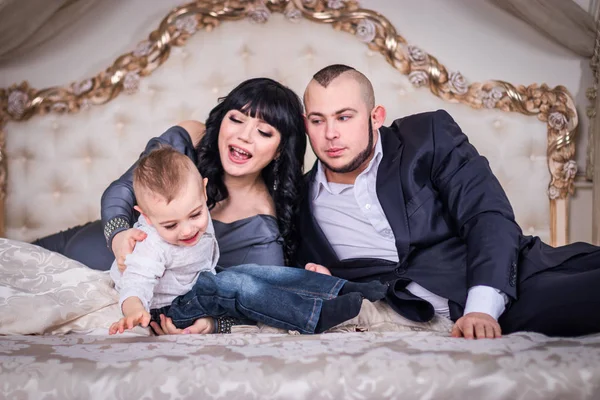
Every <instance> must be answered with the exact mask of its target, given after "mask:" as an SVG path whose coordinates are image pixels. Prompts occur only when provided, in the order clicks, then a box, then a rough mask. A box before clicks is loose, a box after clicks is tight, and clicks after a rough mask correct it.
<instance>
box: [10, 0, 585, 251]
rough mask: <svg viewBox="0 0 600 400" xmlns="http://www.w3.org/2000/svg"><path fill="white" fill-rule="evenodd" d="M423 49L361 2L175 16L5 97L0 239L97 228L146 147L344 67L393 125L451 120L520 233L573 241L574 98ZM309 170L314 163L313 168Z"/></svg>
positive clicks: (273, 0)
mask: <svg viewBox="0 0 600 400" xmlns="http://www.w3.org/2000/svg"><path fill="white" fill-rule="evenodd" d="M229 21H237V22H229ZM331 26H333V28H335V29H333V30H332V29H331ZM416 40H418V38H411V43H410V44H408V43H407V41H406V40H405V39H404V38H403V37H402V36H400V35H399V34H398V33H397V31H396V29H395V28H394V26H392V25H391V23H390V22H389V21H388V20H387V19H386V18H385V17H384V16H382V15H380V14H378V13H376V12H374V11H371V10H367V9H362V8H360V6H359V5H358V4H357V2H356V1H354V0H268V1H261V0H254V1H219V0H211V1H209V0H204V1H197V2H194V3H189V4H185V5H183V6H181V7H178V8H176V9H174V10H172V11H171V12H170V13H169V14H168V15H167V16H166V17H165V18H164V20H163V21H162V22H161V23H160V26H159V27H158V28H156V29H155V30H154V31H152V33H151V34H150V35H149V36H148V37H147V38H146V39H145V40H142V41H140V42H139V43H137V44H135V43H132V45H131V49H132V51H131V52H130V53H127V54H124V55H122V56H121V57H119V58H118V59H117V60H116V61H114V62H113V63H112V65H110V63H111V61H112V60H107V65H110V66H109V67H108V68H107V69H106V70H104V71H103V72H100V73H99V74H97V75H96V76H94V77H91V78H90V79H87V80H83V81H78V82H73V83H70V84H66V85H65V86H62V87H52V88H47V89H41V90H40V89H36V88H32V87H30V86H29V85H28V84H27V82H23V83H20V84H15V85H13V86H11V87H9V88H5V89H0V233H2V235H3V236H6V237H9V238H14V239H19V240H32V239H34V238H37V237H40V236H43V235H46V234H49V233H53V232H56V231H58V230H60V229H65V228H67V227H69V226H73V225H76V224H81V223H83V222H86V221H90V220H95V219H98V218H99V216H100V196H101V194H102V192H103V190H104V189H105V188H106V187H107V186H108V184H109V183H110V182H111V181H112V180H114V179H115V178H117V177H118V176H119V174H120V173H122V172H123V171H125V169H126V168H127V167H128V166H129V165H131V164H132V163H133V162H134V161H135V159H136V158H137V157H138V155H139V153H140V151H141V150H142V149H143V147H144V144H145V142H146V141H147V140H148V139H149V138H150V137H152V136H157V135H159V134H160V133H162V132H163V131H164V130H165V129H166V128H168V127H169V126H171V125H173V124H175V123H177V122H178V121H181V120H184V119H198V120H201V121H203V120H204V119H206V117H207V115H208V112H209V111H210V110H211V109H212V107H214V105H215V104H216V103H217V99H218V97H220V96H223V95H224V94H226V93H227V92H228V91H229V90H231V89H232V88H233V87H234V86H236V85H237V84H238V83H239V82H241V81H242V80H244V79H247V78H249V77H256V76H268V77H272V78H274V79H277V80H279V81H280V82H282V83H284V84H286V85H288V86H290V87H291V88H292V89H294V90H295V91H296V92H297V93H299V94H302V93H303V91H304V88H305V86H306V84H307V83H308V82H309V80H310V79H311V77H312V74H314V73H315V72H316V71H317V70H319V69H320V68H322V67H324V66H326V65H328V64H332V63H344V64H349V65H352V66H354V67H356V68H357V69H358V70H360V71H361V72H363V73H365V74H366V75H367V76H368V77H369V78H370V79H371V81H372V82H373V86H374V88H375V94H376V102H377V103H378V104H383V105H385V106H386V108H387V110H388V118H389V119H388V121H387V122H388V123H390V122H391V121H392V120H393V119H395V118H399V117H402V116H405V115H408V114H412V113H417V112H422V111H429V110H435V109H440V108H444V109H446V110H448V112H449V113H450V114H451V115H452V116H453V117H454V118H455V119H456V120H457V122H458V123H459V125H460V126H461V127H462V128H463V130H464V131H465V133H467V135H468V136H469V138H470V141H471V142H472V143H473V144H474V145H475V146H476V147H477V148H478V149H479V151H480V152H481V153H482V154H484V155H485V156H486V157H487V158H488V159H489V161H490V164H491V166H492V169H493V170H494V172H495V173H496V175H497V176H498V178H499V180H500V182H501V184H502V185H503V187H504V189H505V190H506V192H507V194H508V196H509V198H510V200H511V202H512V204H513V206H514V210H515V214H516V217H517V221H518V222H519V224H520V225H521V226H522V228H523V231H524V232H525V233H526V234H535V235H538V236H540V237H542V239H544V240H545V241H547V242H550V243H552V244H553V245H559V244H564V243H566V242H567V240H568V239H567V235H566V232H567V205H568V203H567V200H568V196H569V194H570V193H571V192H572V188H573V178H574V175H575V172H576V167H575V162H574V161H573V159H574V144H573V137H572V133H571V132H572V131H573V129H574V128H575V126H576V125H577V113H576V111H575V107H574V104H573V101H572V99H571V97H570V95H569V94H568V93H567V91H566V89H565V88H563V87H560V86H559V87H556V88H549V87H547V86H546V85H543V84H542V85H536V84H532V85H529V86H515V85H512V84H510V83H507V82H504V81H501V80H490V81H486V82H470V81H469V80H468V79H467V77H463V76H462V75H461V74H460V72H458V69H459V68H460V65H452V66H448V67H446V66H444V65H442V64H441V63H440V62H439V61H438V60H437V59H436V58H435V57H434V56H433V55H431V54H428V53H426V52H425V51H423V50H421V49H420V48H419V47H417V45H416V44H417V43H415V42H416ZM464 62H465V63H467V62H470V60H468V59H465V60H464ZM486 74H489V75H493V71H486ZM415 134H418V132H417V133H415ZM314 159H315V158H314V155H313V154H312V152H310V151H309V152H307V157H306V163H307V164H306V168H309V167H310V165H312V163H313V162H314Z"/></svg>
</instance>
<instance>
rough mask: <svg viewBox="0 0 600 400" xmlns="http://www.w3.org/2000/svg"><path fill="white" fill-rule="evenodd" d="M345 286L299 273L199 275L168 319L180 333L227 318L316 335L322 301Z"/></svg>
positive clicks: (265, 269)
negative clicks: (200, 321)
mask: <svg viewBox="0 0 600 400" xmlns="http://www.w3.org/2000/svg"><path fill="white" fill-rule="evenodd" d="M346 282H347V281H346V280H344V279H340V278H335V277H332V276H329V275H323V274H317V273H314V272H311V271H307V270H304V269H299V268H292V267H280V266H265V265H256V264H247V265H239V266H234V267H230V268H228V269H226V270H223V271H222V272H219V273H218V274H216V275H213V274H211V273H209V272H202V273H200V275H199V276H198V280H197V281H196V284H195V285H194V287H193V288H192V290H190V291H189V292H188V293H187V294H185V295H182V296H179V297H177V298H175V300H173V303H172V304H171V306H170V307H169V308H168V311H167V313H166V315H167V317H170V318H171V319H172V320H173V324H174V325H175V326H176V327H178V328H180V329H181V328H186V327H188V326H190V325H192V324H193V322H194V321H195V320H197V319H198V318H202V317H208V316H210V317H222V316H228V317H234V318H239V319H250V320H253V321H256V322H262V323H264V324H266V325H269V326H272V327H275V328H282V329H287V330H297V331H298V332H300V333H314V332H315V327H316V325H317V322H318V320H319V316H320V314H321V306H322V303H323V300H329V299H332V298H334V297H336V296H337V294H338V292H339V291H340V289H341V288H342V287H343V286H344V285H345V284H346Z"/></svg>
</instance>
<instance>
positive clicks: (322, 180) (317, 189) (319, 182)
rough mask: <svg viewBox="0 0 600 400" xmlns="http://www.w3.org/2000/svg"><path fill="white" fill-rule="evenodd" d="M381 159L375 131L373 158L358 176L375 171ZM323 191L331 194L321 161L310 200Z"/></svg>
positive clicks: (378, 138)
mask: <svg viewBox="0 0 600 400" xmlns="http://www.w3.org/2000/svg"><path fill="white" fill-rule="evenodd" d="M382 157H383V147H382V146H381V132H380V131H379V130H377V142H376V143H375V150H374V153H373V158H372V159H371V161H370V162H369V165H368V166H367V168H366V169H365V170H364V171H363V172H361V173H360V175H359V176H361V175H365V174H369V173H370V171H371V170H373V169H375V171H377V169H378V168H379V164H380V163H381V158H382ZM323 190H327V191H328V192H329V193H332V194H333V192H332V190H331V186H330V185H329V182H328V181H327V177H326V176H325V168H324V167H323V163H322V162H321V160H317V173H316V174H315V184H314V185H313V191H312V199H313V200H316V198H317V197H319V195H320V194H321V192H322V191H323Z"/></svg>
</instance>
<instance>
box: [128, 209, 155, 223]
mask: <svg viewBox="0 0 600 400" xmlns="http://www.w3.org/2000/svg"><path fill="white" fill-rule="evenodd" d="M133 209H134V210H136V211H137V212H139V213H140V214H142V216H143V217H144V219H145V220H146V221H147V222H148V223H149V224H150V225H152V221H151V220H150V217H149V216H148V214H146V213H144V211H142V209H141V208H140V206H138V205H137V204H136V205H135V206H133Z"/></svg>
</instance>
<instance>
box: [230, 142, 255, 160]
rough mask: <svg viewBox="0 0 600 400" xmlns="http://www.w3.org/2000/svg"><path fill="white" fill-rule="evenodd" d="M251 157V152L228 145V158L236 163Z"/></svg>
mask: <svg viewBox="0 0 600 400" xmlns="http://www.w3.org/2000/svg"><path fill="white" fill-rule="evenodd" d="M251 158H252V154H251V153H250V152H249V151H247V150H245V149H242V148H241V147H237V146H229V159H230V160H231V161H233V162H234V163H236V164H243V163H245V162H246V161H248V160H249V159H251Z"/></svg>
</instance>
